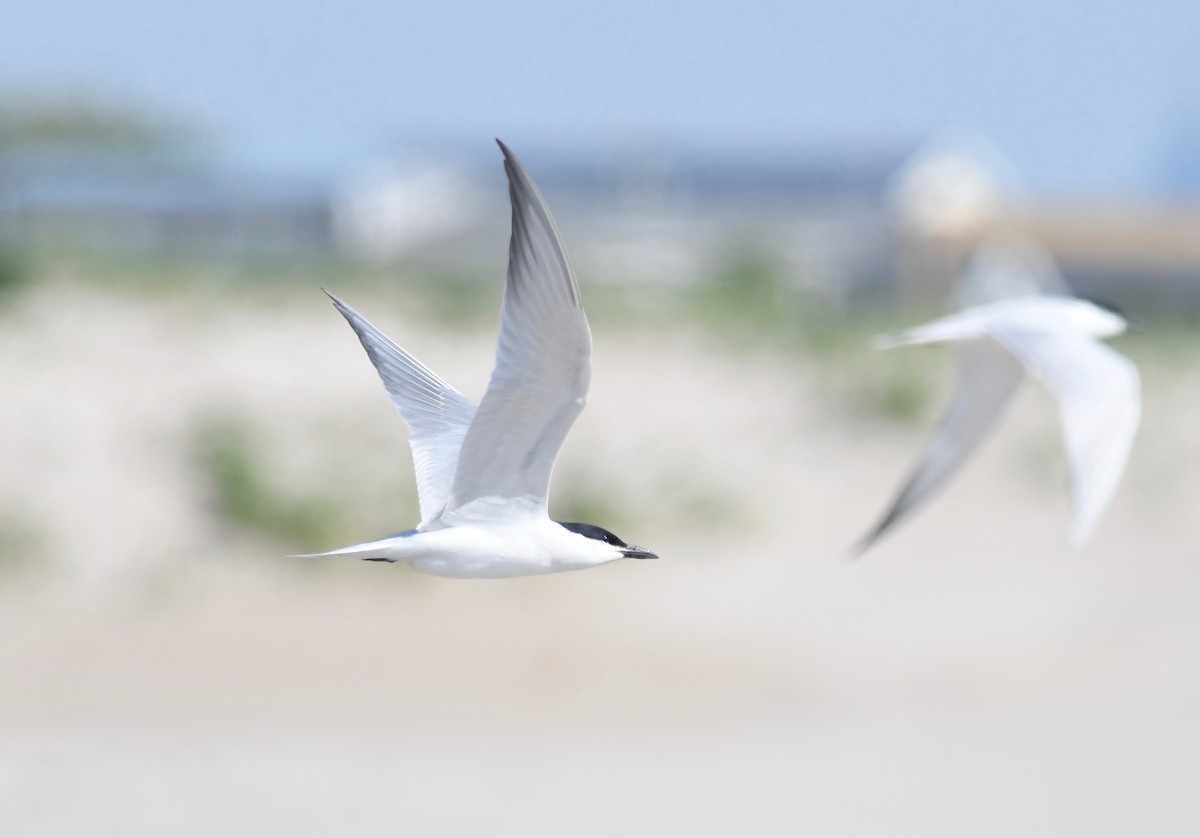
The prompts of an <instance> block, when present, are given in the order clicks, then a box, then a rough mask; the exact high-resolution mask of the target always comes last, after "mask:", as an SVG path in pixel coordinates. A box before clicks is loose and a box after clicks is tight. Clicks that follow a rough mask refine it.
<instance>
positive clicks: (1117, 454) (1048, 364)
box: [992, 323, 1141, 547]
mask: <svg viewBox="0 0 1200 838" xmlns="http://www.w3.org/2000/svg"><path fill="white" fill-rule="evenodd" d="M992 333H993V334H994V335H995V336H996V339H997V340H998V341H1000V342H1001V343H1003V344H1004V346H1005V347H1007V348H1008V349H1009V350H1010V351H1011V352H1012V353H1013V354H1014V355H1016V356H1017V357H1018V358H1020V359H1021V361H1022V362H1023V363H1024V364H1025V365H1026V366H1027V367H1028V368H1029V371H1030V372H1032V373H1033V374H1034V375H1036V376H1037V377H1038V378H1040V379H1041V380H1042V382H1043V383H1044V384H1045V385H1046V387H1047V388H1048V389H1049V390H1050V392H1051V393H1053V394H1054V396H1055V397H1056V398H1057V399H1058V403H1059V409H1060V411H1061V413H1062V422H1063V434H1064V436H1065V438H1066V446H1067V456H1068V459H1069V460H1070V464H1071V494H1072V496H1073V500H1074V507H1075V522H1074V524H1073V526H1072V528H1071V536H1070V543H1071V546H1073V547H1078V546H1080V545H1081V544H1082V543H1083V542H1084V541H1085V540H1086V539H1087V537H1088V535H1090V534H1091V531H1092V529H1093V528H1094V527H1095V525H1096V522H1097V521H1098V520H1099V518H1100V514H1101V513H1102V512H1103V511H1104V509H1105V507H1106V506H1107V505H1108V502H1109V500H1110V499H1111V498H1112V495H1113V492H1114V491H1116V488H1117V484H1118V483H1120V481H1121V475H1122V474H1123V473H1124V471H1125V461H1126V460H1127V459H1128V457H1129V449H1130V447H1131V446H1132V445H1133V438H1134V436H1135V435H1136V433H1137V428H1138V422H1139V421H1140V419H1141V384H1140V379H1139V377H1138V372H1137V367H1135V366H1134V365H1133V362H1132V361H1130V360H1129V359H1128V358H1126V357H1125V356H1123V355H1121V354H1119V353H1117V352H1115V351H1113V350H1112V349H1110V348H1108V347H1107V346H1105V345H1104V344H1102V343H1100V342H1099V341H1097V340H1095V339H1093V338H1091V337H1088V336H1086V335H1081V334H1079V333H1077V332H1074V331H1068V330H1066V329H1063V330H1059V331H1054V332H1050V331H1045V330H1041V329H1038V330H1033V329H1021V328H1019V327H1017V326H1013V325H1011V324H1003V323H1002V324H996V325H994V326H993V328H992Z"/></svg>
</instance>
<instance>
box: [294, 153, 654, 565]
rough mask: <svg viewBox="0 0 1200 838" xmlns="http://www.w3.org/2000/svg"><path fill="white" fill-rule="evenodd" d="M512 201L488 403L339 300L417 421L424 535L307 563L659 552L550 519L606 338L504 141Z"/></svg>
mask: <svg viewBox="0 0 1200 838" xmlns="http://www.w3.org/2000/svg"><path fill="white" fill-rule="evenodd" d="M500 148H501V150H502V151H503V152H504V169H505V172H506V173H507V175H508V183H509V197H510V198H511V200H512V238H511V239H510V242H509V259H508V280H507V283H506V284H505V287H504V303H503V305H502V306H501V309H500V338H499V341H498V344H497V347H496V366H495V369H494V370H493V371H492V378H491V381H490V382H489V383H488V389H487V393H485V394H484V397H483V400H482V401H481V402H480V404H479V405H478V406H476V405H475V404H474V403H472V402H471V401H470V399H467V398H466V397H465V396H463V395H462V394H461V393H459V392H458V391H457V390H455V389H454V388H453V387H451V386H450V385H449V384H447V383H446V382H444V381H442V380H441V379H440V378H438V377H437V376H436V375H434V373H433V372H432V371H430V370H429V369H428V368H426V367H425V366H424V365H422V364H421V362H420V361H418V360H417V359H416V358H414V357H413V356H412V355H409V354H408V353H407V352H405V351H404V350H403V349H401V348H400V347H399V346H397V345H396V344H395V343H393V342H392V341H391V340H389V339H388V338H387V336H386V335H384V334H383V333H382V332H380V331H379V330H378V329H376V328H375V327H374V326H372V325H371V324H370V323H368V322H367V321H366V320H365V319H364V318H363V317H362V316H361V315H359V314H358V312H356V311H354V309H352V308H350V307H349V306H348V305H346V304H345V303H343V302H342V301H341V300H339V299H338V298H337V297H334V296H333V295H332V294H330V295H329V296H330V297H331V298H332V299H333V302H334V305H335V306H337V309H338V311H340V312H341V313H342V315H343V316H344V317H345V318H346V321H347V322H348V323H349V324H350V326H351V327H352V328H353V329H354V331H355V333H356V334H357V335H358V338H359V341H360V342H361V343H362V345H363V348H364V349H365V350H366V351H367V355H368V357H370V359H371V362H372V363H373V364H374V365H375V369H376V371H377V372H378V373H379V377H380V379H382V381H383V384H384V387H385V388H386V389H387V392H388V396H389V397H390V398H391V400H392V404H393V405H394V406H395V407H396V409H397V410H398V411H399V412H400V415H401V417H402V418H403V419H404V421H405V422H406V423H407V424H408V426H409V430H410V431H411V435H410V438H409V443H410V445H411V446H412V453H413V464H414V466H415V470H416V479H417V494H418V496H419V499H420V505H421V522H420V524H418V525H417V527H416V529H413V530H410V531H409V532H406V533H401V534H399V535H394V536H390V537H388V538H384V539H380V540H378V541H370V542H365V543H363V544H355V545H353V546H351V547H343V548H341V549H340V550H333V551H331V552H328V553H318V554H313V555H310V556H306V557H304V558H318V557H323V556H329V557H333V556H342V557H349V558H359V559H368V560H373V561H401V562H406V563H407V564H409V565H411V566H412V567H413V568H415V569H416V570H420V571H423V572H425V573H432V574H436V575H438V576H451V577H456V578H498V577H505V576H529V575H534V574H542V573H554V572H557V571H563V570H578V569H581V568H585V567H594V566H596V565H601V564H607V563H608V562H613V561H616V560H617V559H622V558H637V559H652V558H656V556H655V555H654V554H653V553H651V552H649V551H647V550H644V549H642V548H640V547H637V546H634V545H629V544H626V543H625V542H623V541H621V540H620V539H619V538H617V537H616V536H615V535H613V534H612V533H610V532H608V531H607V530H604V529H602V528H600V527H596V526H593V525H589V524H560V523H557V522H555V521H552V520H551V519H550V517H549V515H548V514H547V506H546V496H547V493H548V491H549V486H550V473H551V471H552V470H553V468H554V460H555V458H556V457H557V456H558V451H559V449H560V448H561V447H562V443H563V440H564V439H566V436H567V432H568V431H569V430H570V429H571V425H572V424H574V422H575V419H576V418H577V417H578V416H579V413H580V412H581V411H582V410H583V406H584V404H585V403H586V401H587V393H588V386H589V384H590V382H591V375H592V373H591V353H592V334H591V331H590V329H589V328H588V322H587V318H586V316H585V315H584V313H583V304H582V301H581V300H580V296H579V286H578V284H577V283H576V281H575V275H574V273H573V272H572V270H571V265H570V262H569V261H568V259H567V254H566V250H565V249H564V248H563V245H562V242H561V240H560V239H559V236H558V230H557V229H556V228H555V226H554V220H553V218H551V216H550V211H549V209H548V208H547V207H546V203H545V201H544V200H543V198H542V196H541V193H540V192H538V189H537V186H535V185H534V183H533V180H532V179H531V178H530V177H529V175H528V174H527V173H526V172H525V169H524V168H523V167H522V166H521V164H520V162H519V161H517V159H516V158H515V157H514V156H513V154H512V152H510V151H509V150H508V149H507V148H506V147H505V146H504V144H503V143H500Z"/></svg>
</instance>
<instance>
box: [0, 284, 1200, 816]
mask: <svg viewBox="0 0 1200 838" xmlns="http://www.w3.org/2000/svg"><path fill="white" fill-rule="evenodd" d="M354 303H355V304H356V305H357V306H359V307H360V308H361V310H363V311H364V312H366V313H368V316H371V317H372V318H373V319H374V320H375V321H376V322H377V324H378V325H380V326H381V327H382V328H384V329H385V331H388V332H389V333H391V334H392V335H393V336H394V337H396V338H398V339H400V340H401V342H402V343H403V344H404V345H405V346H407V347H408V348H410V349H412V350H413V351H414V352H416V353H417V354H418V356H419V357H421V358H422V359H423V360H426V361H427V362H428V363H429V364H430V365H431V366H433V368H434V369H436V370H438V371H439V373H441V374H442V375H444V376H445V377H446V378H448V379H449V380H451V381H453V382H455V383H456V384H459V385H460V386H461V387H462V389H464V391H465V392H467V393H468V394H473V395H478V393H479V391H480V390H481V389H482V387H483V385H484V383H485V382H486V378H487V374H488V372H489V368H490V357H491V352H492V348H491V340H492V337H491V335H488V334H486V333H481V334H477V335H475V334H472V335H470V336H467V337H464V336H462V335H458V334H453V335H446V334H440V333H438V332H437V330H435V329H433V328H432V327H429V326H423V325H422V324H421V323H420V322H419V321H418V320H417V319H414V318H410V319H408V320H406V319H405V318H404V317H403V315H400V316H396V317H390V316H385V315H386V314H387V313H388V312H389V310H390V309H389V304H388V302H387V301H386V300H377V301H374V302H373V301H371V300H370V299H369V298H368V299H366V300H359V299H357V298H356V299H354ZM594 331H595V332H596V344H597V348H596V358H595V366H596V369H595V376H594V381H595V384H594V388H593V392H592V397H591V402H590V404H589V407H588V410H587V411H586V412H585V414H584V417H583V419H582V420H581V421H580V423H579V425H578V426H577V428H576V430H575V432H574V433H573V434H572V436H571V438H570V439H569V441H568V444H567V448H566V449H565V451H564V460H563V462H562V464H561V466H560V470H559V478H560V483H561V485H560V491H567V490H571V489H572V487H573V486H575V485H576V484H584V489H586V488H587V484H589V483H594V484H595V486H596V487H598V494H599V495H600V496H601V497H604V496H606V495H608V496H614V495H615V496H616V497H617V498H618V499H617V500H616V501H614V502H613V507H614V509H616V510H618V512H619V514H620V516H621V517H622V519H623V523H622V526H621V527H620V528H617V527H614V528H616V529H618V532H620V534H621V535H623V536H626V537H628V538H630V539H631V540H635V541H637V542H638V543H645V544H646V545H648V546H650V547H651V548H653V549H655V550H656V551H658V552H659V553H660V554H661V555H662V556H663V558H662V559H661V560H660V561H658V562H625V563H619V564H617V565H612V566H609V567H605V568H600V569H596V570H592V571H588V572H585V573H574V574H564V575H561V576H552V577H545V578H535V579H523V580H507V581H499V582H481V581H453V580H441V579H433V578H428V577H421V576H418V575H416V574H413V573H410V572H407V571H406V570H405V569H403V568H401V567H395V566H390V565H377V564H366V563H355V564H345V565H334V566H321V567H316V568H314V567H300V568H298V567H295V566H292V565H288V564H286V563H285V562H283V561H282V560H281V559H280V558H279V556H280V555H281V554H282V553H284V552H285V551H286V549H288V548H295V547H298V546H303V547H306V548H310V549H320V548H322V547H327V546H332V545H325V544H306V545H294V544H283V543H281V542H280V541H279V540H277V539H274V538H272V537H269V536H268V535H254V534H252V533H245V532H241V531H239V530H238V529H236V528H231V527H230V526H229V525H228V524H223V523H222V522H221V521H220V520H219V518H218V517H217V516H216V515H215V514H214V511H213V510H214V507H213V504H212V502H211V497H209V495H208V492H209V491H210V490H209V489H207V488H206V487H205V485H204V483H203V481H202V480H201V476H202V475H199V474H198V472H197V465H196V463H195V461H194V458H193V457H192V456H191V455H190V454H189V453H188V452H189V448H188V446H189V444H190V440H192V439H193V438H194V434H195V428H196V426H197V423H198V422H201V421H203V420H204V417H207V416H213V415H220V416H236V417H239V419H240V421H244V422H245V423H247V424H248V426H249V427H252V428H255V429H259V430H260V431H262V434H261V435H260V436H259V437H257V440H258V441H259V442H260V443H261V445H262V447H263V451H262V456H263V460H264V462H266V463H268V464H269V465H270V467H271V469H272V473H273V475H274V477H275V478H276V479H278V480H279V481H280V483H281V485H283V486H284V487H286V488H287V489H288V490H294V491H297V492H316V491H319V490H322V489H324V490H329V491H332V492H334V494H338V493H339V492H341V491H343V489H344V488H345V487H344V486H343V485H342V484H343V483H345V484H347V485H349V486H350V487H351V488H353V487H354V486H369V487H371V491H372V493H373V494H379V495H381V496H382V497H381V498H380V501H379V503H380V505H381V507H380V508H382V509H384V510H387V509H390V508H391V507H390V504H391V501H390V500H389V493H391V492H394V493H395V497H396V498H397V500H396V502H395V520H394V524H395V526H396V528H397V529H399V528H403V527H405V526H408V525H410V524H411V523H412V522H413V521H414V520H415V517H414V516H415V505H414V504H412V503H411V499H410V496H409V495H406V494H404V492H408V491H409V489H408V484H409V483H410V481H411V466H410V465H409V463H408V459H407V457H408V454H407V446H406V445H405V441H404V440H405V437H404V431H403V427H402V425H401V424H400V422H399V419H398V418H397V417H395V415H394V414H393V413H392V410H391V408H390V406H389V405H388V404H387V400H386V398H385V397H384V396H383V393H382V391H381V389H380V388H379V386H378V382H377V380H376V379H375V377H374V373H373V371H372V370H371V369H370V366H369V364H368V362H367V360H366V358H365V357H364V356H363V355H362V352H361V349H360V348H359V347H358V345H357V343H356V342H355V341H354V339H353V336H352V335H351V334H350V332H349V331H348V330H347V329H346V328H345V325H344V324H343V323H342V322H341V321H340V319H339V318H337V316H336V314H334V313H333V312H332V311H331V310H328V307H327V306H326V305H325V304H324V302H323V298H321V297H320V295H319V294H317V293H316V292H315V291H314V292H313V294H296V295H292V296H289V297H286V298H283V299H268V298H267V297H266V296H265V295H264V296H261V297H257V298H256V297H253V296H251V298H250V299H249V300H248V301H247V300H245V299H242V300H239V305H238V307H237V308H236V309H235V308H232V307H227V306H224V305H222V304H221V303H220V301H219V300H216V299H212V300H186V301H182V300H172V299H170V298H164V299H160V300H147V299H140V298H134V297H122V296H118V295H116V294H114V293H102V292H99V291H95V290H86V289H81V288H76V287H73V286H47V288H46V289H45V290H44V291H40V292H38V293H36V294H33V295H31V296H29V297H27V298H26V299H24V300H21V301H19V302H18V303H17V304H16V305H15V306H14V307H13V308H10V309H9V310H7V311H6V312H3V313H0V380H2V381H3V382H4V393H5V396H4V399H3V401H0V462H2V463H3V464H4V468H3V471H2V472H0V522H3V521H4V520H8V521H9V522H10V523H9V524H8V525H7V526H9V528H10V529H14V528H15V529H16V530H20V531H21V532H23V533H24V536H22V538H23V539H24V540H23V541H13V540H12V539H10V541H9V544H10V546H9V547H8V548H7V549H9V550H10V552H13V551H16V550H17V548H14V547H13V546H11V545H12V544H14V543H17V544H21V545H23V546H21V547H20V552H21V553H22V555H20V556H18V555H9V556H7V557H5V556H0V559H3V561H2V562H0V638H2V639H0V671H2V672H4V673H5V674H6V678H5V686H4V687H3V688H2V689H0V835H14V836H16V835H20V836H76V835H77V836H107V835H112V836H130V835H155V836H158V835H171V836H180V838H182V837H183V836H193V835H195V836H202V835H203V836H210V835H222V836H242V835H245V836H257V835H264V834H268V833H272V834H276V833H277V834H286V835H293V836H303V835H314V836H315V835H332V834H339V835H356V836H373V835H380V836H384V835H388V836H390V835H481V834H485V835H542V834H551V835H572V836H591V835H596V836H600V835H613V834H624V835H663V834H687V835H732V834H753V835H780V836H792V835H798V834H814V835H847V836H849V835H863V836H875V835H906V834H912V835H973V836H975V835H982V836H989V835H995V836H1011V835H1047V836H1049V835H1054V836H1057V835H1068V834H1071V835H1088V836H1103V835H1114V836H1116V835H1119V836H1125V835H1135V834H1136V835H1155V836H1172V835H1180V836H1183V835H1192V834H1195V829H1196V825H1197V823H1200V798H1198V797H1197V795H1196V794H1195V782H1196V778H1197V777H1200V710H1198V709H1197V708H1200V561H1198V560H1197V557H1198V556H1200V549H1198V548H1200V527H1197V526H1196V516H1197V512H1196V510H1197V499H1198V498H1200V443H1198V442H1197V441H1196V439H1197V437H1196V434H1195V430H1194V428H1195V421H1194V419H1195V416H1196V415H1197V410H1200V395H1197V394H1198V393H1200V389H1198V388H1197V387H1196V384H1197V382H1198V380H1200V366H1193V367H1191V369H1190V370H1183V369H1162V370H1159V369H1148V370H1146V371H1145V378H1146V382H1147V393H1146V397H1145V404H1146V409H1145V413H1146V420H1145V426H1144V432H1143V434H1142V437H1141V439H1140V440H1139V442H1138V444H1137V446H1136V447H1135V450H1134V454H1133V457H1132V460H1131V463H1130V469H1129V473H1128V475H1127V479H1126V483H1125V485H1124V486H1123V487H1122V489H1121V490H1120V491H1119V493H1118V495H1117V498H1116V500H1115V502H1114V504H1113V506H1112V508H1111V510H1110V511H1109V513H1108V515H1107V517H1106V519H1105V520H1104V521H1103V522H1102V524H1101V526H1100V527H1099V529H1098V531H1097V533H1096V536H1095V538H1094V540H1093V543H1092V544H1091V545H1089V546H1088V547H1087V549H1085V550H1084V551H1082V552H1080V553H1078V554H1072V553H1069V552H1068V551H1066V550H1065V548H1064V547H1063V543H1064V541H1065V533H1066V531H1067V516H1068V506H1067V499H1066V493H1065V491H1063V486H1062V485H1061V481H1062V468H1063V467H1062V455H1061V452H1060V450H1059V447H1058V444H1057V426H1056V424H1055V422H1056V419H1055V418H1054V416H1053V413H1052V411H1053V407H1052V404H1051V403H1050V401H1049V400H1048V399H1046V398H1044V397H1042V396H1040V395H1034V393H1035V392H1036V391H1035V390H1032V389H1031V390H1030V393H1029V394H1027V395H1025V396H1023V397H1022V399H1021V403H1020V406H1019V408H1018V410H1017V411H1016V413H1015V414H1014V416H1013V417H1012V421H1011V422H1010V423H1009V424H1008V425H1007V426H1006V427H1005V428H1004V429H1003V431H1002V432H1001V434H1000V435H999V437H998V438H997V440H996V441H995V443H994V444H992V445H990V446H989V447H988V448H987V449H986V450H985V452H984V453H983V455H982V456H981V457H980V459H979V461H978V462H976V463H974V464H973V465H972V466H971V467H970V468H969V470H968V471H967V472H966V473H964V475H963V476H962V477H961V479H959V480H958V481H956V482H955V483H954V485H952V486H951V487H950V489H949V490H948V491H947V492H946V493H945V495H944V496H943V497H942V498H941V499H940V500H939V501H938V502H937V503H935V504H934V505H932V506H931V507H930V508H929V509H928V510H926V511H925V512H924V513H923V514H921V515H920V516H918V518H916V519H915V520H913V521H912V522H911V524H909V525H907V526H905V527H904V528H902V529H901V530H900V531H899V532H897V533H896V535H895V536H894V537H892V538H890V539H888V540H887V541H885V542H884V543H882V544H881V545H880V547H879V548H878V549H877V550H876V551H874V552H872V553H870V554H868V555H867V556H866V557H865V558H863V559H862V560H859V561H857V562H849V561H847V560H846V559H845V550H846V548H847V547H848V546H849V545H850V544H851V543H852V542H853V541H854V539H855V538H856V537H857V536H859V535H860V534H861V533H862V531H863V530H864V529H865V528H866V527H867V526H868V524H869V523H870V522H871V520H872V516H874V515H875V514H877V513H878V512H879V511H880V510H881V509H882V508H883V506H884V504H885V502H886V500H887V498H888V496H889V493H890V492H891V491H892V490H893V489H894V488H895V487H896V485H897V484H898V482H899V480H900V478H901V475H902V474H903V472H904V470H905V469H906V468H907V467H908V465H909V461H910V458H911V457H912V456H913V455H914V454H915V451H916V447H917V446H918V445H919V443H920V441H921V439H922V435H923V430H922V429H921V428H920V427H911V428H909V427H897V426H892V425H888V424H886V423H883V422H882V421H879V420H873V419H870V418H866V417H862V416H856V415H855V414H854V413H853V412H851V411H850V410H849V409H848V408H847V407H846V406H845V405H844V404H841V403H840V402H839V401H838V400H837V399H836V398H834V397H832V395H831V393H830V392H829V389H828V388H827V387H825V386H823V385H822V384H821V383H820V382H821V380H822V378H821V376H820V375H818V374H817V371H816V368H815V367H809V366H806V364H807V363H808V362H798V361H795V360H788V359H787V358H785V357H782V356H781V357H773V356H769V355H767V354H762V353H760V354H756V355H743V356H738V357H730V356H729V353H727V352H725V351H724V350H722V349H721V348H720V347H718V346H714V345H712V344H710V343H708V342H706V341H705V340H704V339H703V338H702V337H700V336H697V335H695V334H693V333H690V332H688V331H686V330H667V331H664V332H659V333H655V334H637V333H633V334H631V333H621V334H619V335H618V334H616V333H614V332H612V331H610V330H608V329H607V328H606V327H605V325H604V324H603V323H602V322H601V323H598V324H596V325H595V326H594ZM813 363H815V362H813ZM715 395H719V396H720V397H719V398H714V396H715ZM631 405H641V406H642V407H641V408H640V409H636V408H633V407H631ZM748 429H749V430H748ZM568 484H570V485H568ZM556 485H559V484H556ZM339 496H340V495H339ZM401 498H409V499H408V500H404V501H403V502H401ZM663 509H666V510H668V511H667V512H666V513H663V512H662V510H663ZM722 510H724V511H722ZM5 516H7V518H6V517H5ZM14 521H16V522H18V523H19V526H18V524H15V523H12V522H14ZM597 523H601V524H604V523H606V522H605V521H597ZM626 529H628V532H626V531H625V530H626ZM19 534H20V533H19ZM372 534H373V533H362V535H363V536H368V535H372ZM2 549H5V548H4V547H0V550H2Z"/></svg>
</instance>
